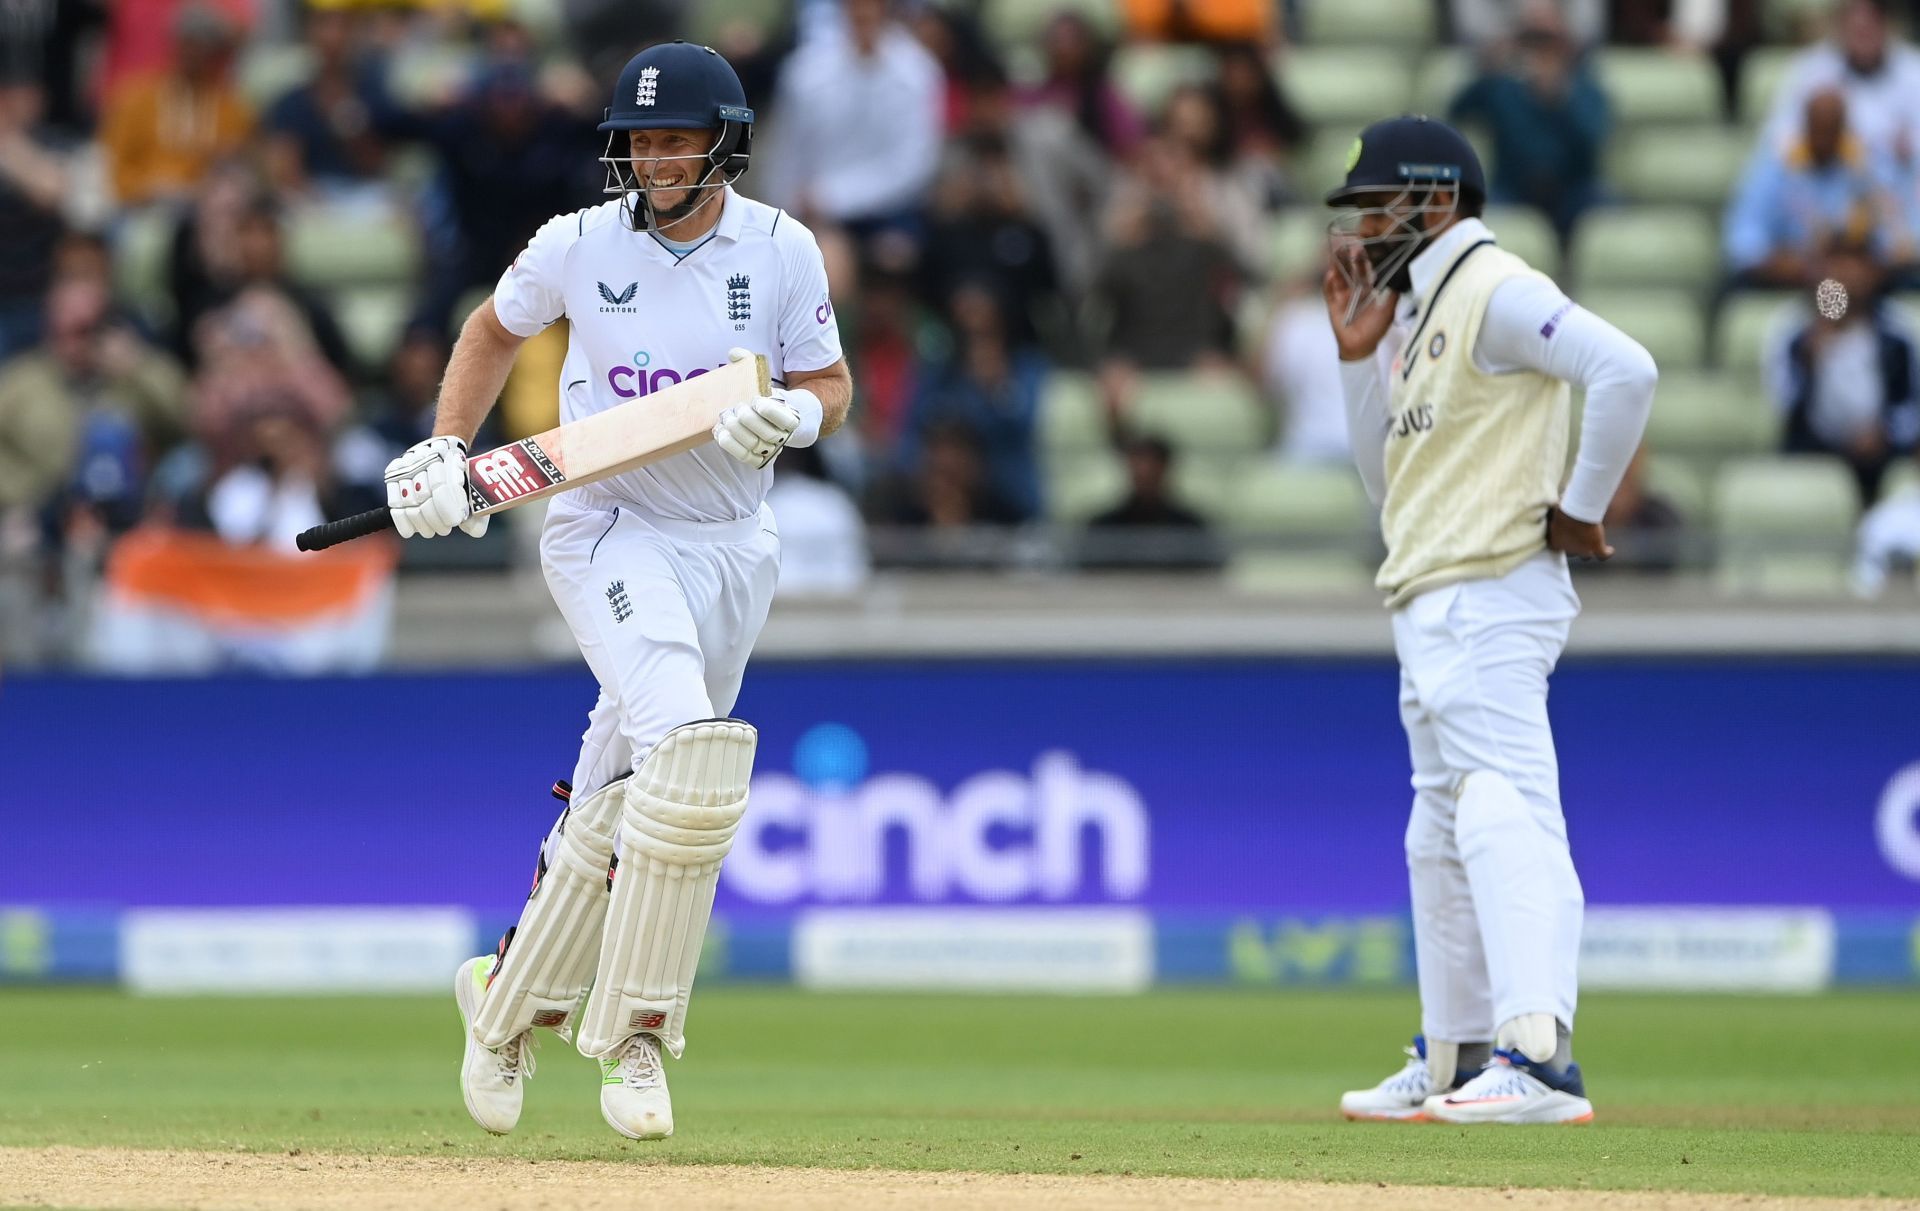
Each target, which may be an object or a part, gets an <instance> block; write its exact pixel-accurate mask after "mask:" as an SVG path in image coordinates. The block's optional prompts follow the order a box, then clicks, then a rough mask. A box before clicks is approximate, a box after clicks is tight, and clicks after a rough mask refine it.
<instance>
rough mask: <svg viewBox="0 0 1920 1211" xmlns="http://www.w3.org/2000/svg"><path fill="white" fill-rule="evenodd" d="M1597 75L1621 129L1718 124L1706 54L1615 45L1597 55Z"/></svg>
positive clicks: (1714, 81)
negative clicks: (1647, 125)
mask: <svg viewBox="0 0 1920 1211" xmlns="http://www.w3.org/2000/svg"><path fill="white" fill-rule="evenodd" d="M1599 71H1600V83H1601V86H1602V87H1604V88H1605V89H1606V91H1607V99H1608V101H1609V102H1610V103H1611V104H1612V106H1613V116H1614V120H1615V121H1616V122H1618V123H1619V124H1620V125H1621V126H1622V127H1632V126H1636V125H1640V124H1643V123H1651V122H1701V123H1705V122H1717V121H1719V120H1720V117H1721V103H1720V78H1719V75H1718V74H1717V73H1716V72H1715V71H1714V67H1713V62H1712V61H1711V60H1709V59H1708V58H1707V57H1706V56H1705V55H1682V54H1676V53H1674V52H1672V51H1666V50H1641V49H1635V48H1626V47H1614V48H1610V49H1607V50H1604V51H1601V52H1600V62H1599Z"/></svg>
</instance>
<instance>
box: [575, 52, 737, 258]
mask: <svg viewBox="0 0 1920 1211" xmlns="http://www.w3.org/2000/svg"><path fill="white" fill-rule="evenodd" d="M600 129H601V130H603V131H606V132H607V149H606V153H605V154H604V155H602V156H601V157H600V161H601V163H603V164H605V165H606V166H607V183H606V192H607V193H608V194H613V195H618V196H619V197H620V198H621V200H622V201H621V212H622V213H623V214H624V215H626V217H627V221H628V223H629V224H631V225H632V226H633V227H634V228H635V229H636V230H650V231H657V230H659V228H661V227H662V226H666V225H669V224H672V223H676V222H678V221H679V220H681V219H684V218H686V217H687V216H688V215H690V214H692V213H693V212H694V211H695V210H697V209H698V208H700V207H701V206H704V205H706V204H707V203H708V202H711V201H712V200H714V199H715V198H717V197H718V196H719V194H720V190H721V188H722V187H724V186H726V185H730V184H732V183H733V182H734V181H735V180H736V179H737V178H738V177H739V176H740V174H741V173H744V172H745V171H747V158H748V156H749V154H750V153H751V148H752V142H753V110H752V109H751V108H749V107H748V105H747V94H746V90H745V89H743V88H741V87H740V77H739V76H738V75H736V74H735V73H734V70H733V65H732V64H730V63H728V62H727V61H726V59H725V58H723V57H722V56H721V54H720V52H719V51H717V50H715V49H713V48H712V47H711V46H696V45H695V44H693V43H691V42H663V43H661V44H660V45H658V46H650V47H648V48H647V49H645V50H643V51H641V52H640V53H639V54H637V55H635V56H634V57H633V58H631V59H629V60H627V65H626V67H624V68H622V69H621V71H620V82H619V83H618V84H615V85H614V88H613V104H612V105H610V106H608V107H607V111H606V118H605V121H603V122H601V123H600ZM630 130H713V131H718V132H719V133H718V135H717V136H716V137H715V139H714V143H713V147H712V148H711V149H709V150H708V151H707V152H706V153H705V154H704V155H702V156H698V157H686V156H662V157H659V159H662V160H666V159H700V160H704V161H705V166H704V167H703V168H701V169H700V171H699V172H698V173H697V174H696V176H695V178H694V182H693V185H692V186H691V187H688V186H686V185H675V186H671V187H661V188H662V190H663V191H665V190H666V189H669V188H670V189H676V190H686V191H687V196H686V198H685V199H684V200H682V201H681V202H679V203H677V204H676V205H674V206H672V207H667V208H660V207H656V206H655V205H654V204H653V200H652V198H651V196H650V195H651V193H652V192H653V187H650V186H644V185H642V184H641V183H640V179H639V175H638V174H637V173H636V172H635V171H634V167H633V159H632V156H631V154H630V152H629V149H628V146H627V133H626V132H628V131H630Z"/></svg>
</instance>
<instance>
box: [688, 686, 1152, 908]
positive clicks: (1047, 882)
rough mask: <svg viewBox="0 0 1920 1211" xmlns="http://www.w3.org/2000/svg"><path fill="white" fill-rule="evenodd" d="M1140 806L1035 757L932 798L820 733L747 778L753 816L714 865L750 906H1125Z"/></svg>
mask: <svg viewBox="0 0 1920 1211" xmlns="http://www.w3.org/2000/svg"><path fill="white" fill-rule="evenodd" d="M1149 831H1150V830H1149V822H1148V814H1147V807H1146V804H1145V803H1144V802H1142V800H1141V798H1140V795H1139V792H1137V791H1136V790H1135V789H1134V788H1133V787H1132V786H1131V785H1129V784H1128V783H1127V782H1126V780H1125V779H1122V778H1120V777H1118V776H1116V775H1114V774H1107V773H1101V772H1098V771H1094V770H1088V769H1084V768H1082V767H1081V765H1080V762H1079V760H1078V759H1077V758H1076V757H1075V756H1074V755H1073V754H1072V753H1069V752H1064V751H1060V750H1050V751H1043V752H1041V753H1039V754H1038V755H1037V756H1035V757H1034V758H1033V760H1032V767H1031V769H1030V770H1014V769H986V770H981V771H979V772H977V773H974V774H971V775H968V776H967V777H965V778H962V779H961V780H960V781H959V782H958V783H957V784H955V785H954V786H953V787H952V789H950V790H946V791H942V790H941V788H940V787H938V786H937V785H935V784H934V783H933V782H932V781H931V780H930V779H928V778H925V777H922V776H920V775H918V774H909V773H895V772H886V773H873V772H871V770H870V761H869V758H868V754H867V744H866V740H865V739H864V738H863V737H862V736H861V735H860V734H859V733H858V732H856V731H854V730H853V729H852V728H850V727H847V726H845V725H843V724H838V723H821V724H817V725H815V726H814V727H812V728H810V729H808V730H807V731H806V732H805V733H804V734H803V735H802V736H801V737H800V739H799V741H798V743H796V744H795V746H794V752H793V773H791V774H785V773H777V772H767V773H762V774H757V775H755V776H754V779H753V811H752V812H751V813H750V814H749V815H748V817H747V820H746V822H745V823H744V824H742V826H741V830H740V832H739V834H738V835H737V836H736V837H735V839H734V846H733V852H732V853H731V854H730V855H729V856H728V858H727V864H726V866H724V867H722V868H721V881H722V885H723V887H725V888H726V890H727V891H728V892H729V893H730V894H731V895H733V896H736V897H738V898H739V899H741V900H745V901H747V902H749V903H753V904H764V905H790V904H794V903H799V902H812V903H817V904H874V903H917V904H967V903H989V904H1004V903H1029V904H1042V903H1081V904H1089V903H1091V904H1124V903H1130V902H1134V901H1137V900H1138V899H1139V898H1140V896H1141V895H1142V894H1144V893H1145V891H1146V888H1147V882H1148V873H1149V865H1148V859H1149V835H1148V834H1149Z"/></svg>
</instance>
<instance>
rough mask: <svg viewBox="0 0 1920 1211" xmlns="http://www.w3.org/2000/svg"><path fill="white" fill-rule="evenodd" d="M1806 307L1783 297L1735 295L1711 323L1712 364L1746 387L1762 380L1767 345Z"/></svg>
mask: <svg viewBox="0 0 1920 1211" xmlns="http://www.w3.org/2000/svg"><path fill="white" fill-rule="evenodd" d="M1806 314H1807V310H1806V304H1805V303H1804V302H1802V301H1801V300H1800V299H1799V298H1797V297H1795V296H1792V295H1786V294H1736V295H1733V296H1731V297H1730V298H1728V299H1727V301H1726V302H1725V303H1723V304H1721V306H1720V315H1719V318H1718V319H1717V320H1716V321H1715V323H1714V329H1713V333H1714V335H1713V349H1714V360H1715V363H1716V364H1717V365H1719V366H1720V368H1721V369H1723V370H1725V371H1726V372H1727V373H1729V374H1732V375H1735V376H1737V377H1739V378H1741V379H1743V380H1745V381H1746V382H1749V383H1759V382H1761V381H1762V380H1763V379H1764V378H1765V376H1766V364H1765V358H1766V352H1767V343H1768V342H1769V341H1770V340H1772V339H1773V335H1774V332H1775V331H1776V330H1777V329H1779V328H1780V327H1781V326H1783V325H1785V324H1788V323H1791V322H1792V319H1793V317H1794V316H1796V315H1797V316H1802V317H1804V316H1805V315H1806Z"/></svg>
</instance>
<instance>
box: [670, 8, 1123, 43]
mask: <svg viewBox="0 0 1920 1211" xmlns="http://www.w3.org/2000/svg"><path fill="white" fill-rule="evenodd" d="M753 2H754V3H755V4H756V5H758V4H761V3H766V4H767V6H768V7H770V8H771V9H773V11H774V12H775V13H776V14H777V13H778V12H779V11H780V10H782V9H784V8H785V7H786V5H785V4H784V3H782V2H781V0H753ZM689 7H690V8H692V9H696V10H698V9H703V8H719V7H721V6H720V5H717V4H714V3H713V0H706V2H705V3H702V4H695V5H690V6H689ZM1066 11H1072V12H1075V13H1078V14H1079V15H1080V16H1082V17H1085V18H1086V19H1087V22H1088V23H1089V24H1090V25H1092V26H1093V28H1094V29H1096V30H1099V31H1100V32H1101V33H1103V34H1105V35H1107V36H1108V37H1116V36H1118V35H1119V33H1120V5H1119V3H1118V2H1117V0H1047V2H1046V3H1044V4H1036V3H1034V0H986V3H985V4H984V5H983V6H982V7H981V23H982V25H983V26H984V27H985V29H986V31H987V35H988V36H989V37H991V38H992V39H993V40H994V42H995V43H997V44H998V45H1000V46H1002V47H1016V46H1031V45H1034V44H1035V43H1037V42H1039V40H1040V36H1041V34H1042V32H1043V31H1044V30H1045V29H1046V27H1047V23H1048V22H1049V21H1052V20H1053V17H1054V14H1056V13H1060V12H1066ZM776 24H777V23H776Z"/></svg>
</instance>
